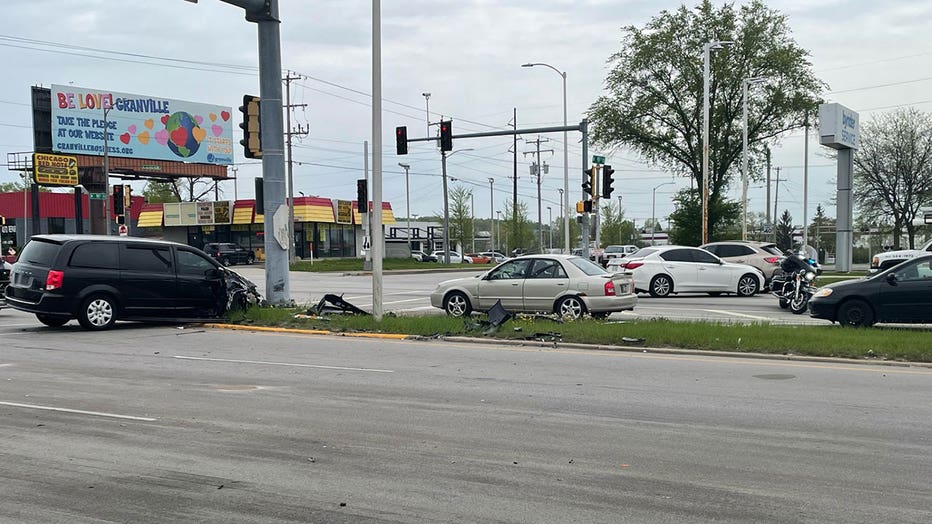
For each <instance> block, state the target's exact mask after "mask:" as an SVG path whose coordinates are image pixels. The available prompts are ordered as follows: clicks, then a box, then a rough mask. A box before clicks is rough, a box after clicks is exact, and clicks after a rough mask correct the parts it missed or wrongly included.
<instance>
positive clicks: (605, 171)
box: [602, 166, 615, 198]
mask: <svg viewBox="0 0 932 524" xmlns="http://www.w3.org/2000/svg"><path fill="white" fill-rule="evenodd" d="M614 174H615V170H614V169H612V166H602V198H612V191H614V190H615V188H613V187H612V182H614V181H615V180H614V179H613V178H612V175H614Z"/></svg>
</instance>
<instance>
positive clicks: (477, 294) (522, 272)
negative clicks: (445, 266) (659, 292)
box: [430, 255, 637, 318]
mask: <svg viewBox="0 0 932 524" xmlns="http://www.w3.org/2000/svg"><path fill="white" fill-rule="evenodd" d="M499 300H501V302H502V306H503V307H504V308H505V309H507V310H509V311H535V312H544V313H557V314H558V315H560V316H564V317H572V318H579V317H581V316H583V315H584V314H586V313H589V314H591V315H592V316H595V317H606V316H608V315H609V314H611V313H612V312H615V311H628V310H631V309H634V306H635V305H636V304H637V296H636V295H635V294H634V289H633V287H632V285H631V277H629V276H626V275H612V274H610V273H608V272H607V271H605V269H603V268H602V267H601V266H599V265H597V264H595V263H593V262H591V261H589V260H586V259H584V258H580V257H577V256H572V255H526V256H522V257H519V258H514V259H511V260H508V261H506V262H503V263H501V264H499V265H498V266H496V267H495V268H493V269H490V270H489V271H486V272H485V273H483V274H481V275H478V276H475V277H471V278H458V279H455V280H448V281H446V282H441V283H440V284H438V285H437V289H435V290H434V292H433V293H431V295H430V303H431V305H432V306H434V307H437V308H442V309H443V310H444V311H446V312H447V314H448V315H451V316H456V317H459V316H464V315H468V314H470V313H471V312H472V311H488V310H489V309H490V308H491V307H492V306H493V305H495V303H496V302H498V301H499Z"/></svg>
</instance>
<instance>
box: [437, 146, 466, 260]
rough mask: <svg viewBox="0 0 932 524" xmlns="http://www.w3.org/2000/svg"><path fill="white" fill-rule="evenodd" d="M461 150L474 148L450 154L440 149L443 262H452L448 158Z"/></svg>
mask: <svg viewBox="0 0 932 524" xmlns="http://www.w3.org/2000/svg"><path fill="white" fill-rule="evenodd" d="M461 151H472V148H467V149H457V150H456V151H451V152H450V154H449V155H448V154H447V152H446V151H443V150H441V151H440V167H441V171H442V172H443V263H444V264H449V263H450V198H449V194H448V192H447V158H448V157H451V156H453V155H455V154H456V153H459V152H461Z"/></svg>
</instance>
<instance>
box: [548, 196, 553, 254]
mask: <svg viewBox="0 0 932 524" xmlns="http://www.w3.org/2000/svg"><path fill="white" fill-rule="evenodd" d="M547 217H548V220H550V222H548V223H547V231H548V232H550V249H553V208H552V207H550V206H547Z"/></svg>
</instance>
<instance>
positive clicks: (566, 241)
mask: <svg viewBox="0 0 932 524" xmlns="http://www.w3.org/2000/svg"><path fill="white" fill-rule="evenodd" d="M534 66H544V67H549V68H550V69H553V70H554V71H556V73H557V74H558V75H560V77H561V78H563V127H566V71H560V70H559V69H557V68H556V67H553V66H552V65H550V64H544V63H540V62H534V63H528V64H521V67H534ZM568 146H569V144H568V142H567V137H566V130H564V131H563V199H561V201H560V203H561V205H563V206H564V208H565V209H569V208H570V170H569V165H570V162H569V153H568V152H567V147H568ZM563 246H564V251H563V252H564V253H569V249H570V217H569V215H567V214H565V213H564V214H563Z"/></svg>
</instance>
